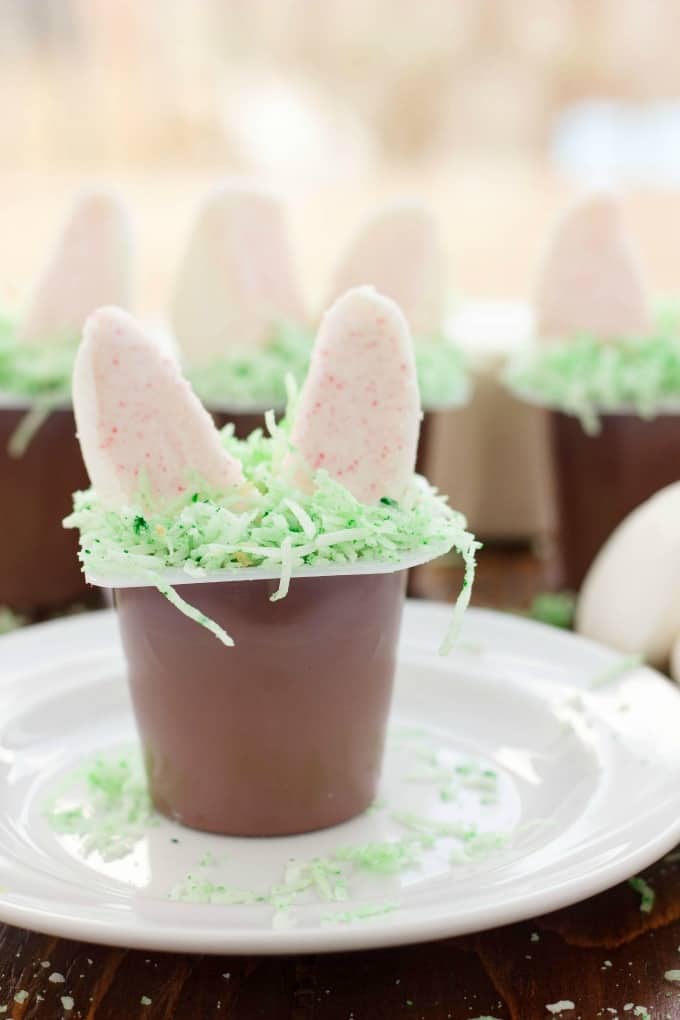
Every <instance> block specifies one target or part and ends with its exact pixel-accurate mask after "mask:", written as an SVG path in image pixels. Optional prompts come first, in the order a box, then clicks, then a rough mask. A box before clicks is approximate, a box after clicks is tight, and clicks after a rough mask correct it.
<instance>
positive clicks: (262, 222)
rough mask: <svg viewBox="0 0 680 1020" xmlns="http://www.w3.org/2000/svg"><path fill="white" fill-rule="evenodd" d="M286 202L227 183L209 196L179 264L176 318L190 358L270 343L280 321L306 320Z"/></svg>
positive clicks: (190, 361)
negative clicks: (290, 235) (295, 270)
mask: <svg viewBox="0 0 680 1020" xmlns="http://www.w3.org/2000/svg"><path fill="white" fill-rule="evenodd" d="M305 318H306V316H305V311H304V306H303V302H302V298H301V296H300V292H299V289H298V284H297V280H296V279H295V272H294V268H293V255H292V251H291V245H290V239H289V237H288V232H287V229H286V223H285V219H284V215H283V210H282V208H281V204H280V203H279V202H278V201H277V199H275V198H273V197H272V196H270V195H267V194H264V193H261V192H258V191H254V190H251V189H246V188H239V187H231V186H227V187H222V188H220V189H219V190H217V191H215V192H213V193H212V194H211V195H209V196H208V198H207V199H206V200H205V201H204V202H203V204H202V206H201V207H200V209H199V212H198V216H197V218H196V221H195V223H194V226H193V229H192V232H191V235H190V238H189V243H188V246H187V249H186V251H185V253H184V258H183V260H182V263H181V265H180V269H179V274H178V277H177V281H176V284H175V291H174V295H173V300H172V309H171V319H172V326H173V329H174V331H175V335H176V337H177V342H178V344H179V347H180V349H181V351H182V355H183V358H184V360H185V362H186V363H187V364H191V365H200V364H206V363H208V362H210V361H213V360H214V359H216V358H219V357H220V356H221V355H223V354H224V353H225V352H226V351H228V350H230V349H232V348H236V349H237V350H238V349H248V348H253V347H256V348H257V347H263V346H265V345H266V344H267V343H268V342H269V341H270V340H271V338H272V334H273V331H274V329H275V327H276V326H277V324H278V323H281V322H293V323H300V324H304V322H305Z"/></svg>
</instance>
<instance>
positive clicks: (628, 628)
mask: <svg viewBox="0 0 680 1020" xmlns="http://www.w3.org/2000/svg"><path fill="white" fill-rule="evenodd" d="M576 629H577V630H578V631H579V632H580V633H581V634H585V635H586V636H587V637H591V638H595V639H596V640H597V641H601V642H603V643H604V644H607V645H611V647H613V648H616V649H618V650H619V651H621V652H624V653H640V654H642V655H643V656H644V657H645V659H646V661H647V662H649V663H650V664H652V665H657V666H663V665H665V664H666V663H667V662H668V659H669V656H670V654H671V648H672V647H673V642H674V641H675V639H676V637H677V636H678V635H679V634H680V482H675V483H674V484H673V485H669V486H667V487H666V488H665V489H661V490H660V491H659V492H657V493H656V494H655V495H654V496H652V498H651V499H648V500H647V501H646V502H645V503H642V504H641V505H640V506H639V507H637V509H635V510H634V511H633V513H631V514H630V515H629V516H628V517H626V519H625V520H624V521H623V522H622V523H621V524H620V525H619V527H618V528H617V529H616V531H614V533H613V534H612V535H611V537H610V538H609V539H608V540H607V542H606V543H605V544H604V546H603V547H602V549H601V550H600V552H599V554H598V556H597V558H596V559H595V562H594V563H593V565H592V567H591V568H590V570H589V572H588V575H587V577H586V579H585V582H584V584H583V588H582V590H581V595H580V598H579V602H578V607H577V612H576ZM676 665H677V667H678V668H679V671H680V652H677V653H676Z"/></svg>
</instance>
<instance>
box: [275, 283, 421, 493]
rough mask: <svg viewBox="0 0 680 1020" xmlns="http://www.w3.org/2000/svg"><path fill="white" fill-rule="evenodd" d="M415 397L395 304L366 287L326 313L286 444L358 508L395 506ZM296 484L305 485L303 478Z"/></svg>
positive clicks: (409, 451) (412, 443) (415, 415)
mask: <svg viewBox="0 0 680 1020" xmlns="http://www.w3.org/2000/svg"><path fill="white" fill-rule="evenodd" d="M419 428H420V395H419V392H418V382H417V378H416V370H415V363H414V357H413V345H412V342H411V336H410V333H409V329H408V325H407V323H406V320H405V318H404V316H403V314H402V312H401V311H400V309H399V308H398V306H397V305H396V304H395V303H394V301H391V300H390V299H389V298H386V297H383V296H382V295H381V294H378V292H377V291H376V290H374V289H373V288H372V287H356V288H355V289H354V290H350V291H348V292H347V293H346V294H344V295H343V296H342V297H341V298H339V299H338V300H337V301H336V302H335V304H334V305H333V306H332V307H331V308H330V309H329V311H328V312H326V314H325V316H324V318H323V321H322V323H321V327H320V329H319V333H318V336H317V338H316V343H315V345H314V350H313V352H312V361H311V366H310V369H309V374H308V376H307V379H306V381H305V384H304V386H303V388H302V392H301V394H300V399H299V402H298V406H297V410H296V416H295V422H294V425H293V431H292V442H293V445H294V447H295V448H296V449H297V451H298V453H299V455H300V456H301V457H302V459H303V461H304V463H305V465H306V467H307V468H308V469H311V470H312V471H315V470H318V469H319V468H324V469H325V470H326V471H327V472H328V473H329V475H330V476H331V477H332V478H335V479H336V480H337V481H339V482H341V483H342V484H343V485H344V486H345V487H346V488H347V489H349V491H350V492H351V493H352V494H353V495H354V496H355V497H356V498H357V499H358V500H360V501H361V502H362V503H368V504H371V503H376V502H378V500H380V499H381V498H382V497H383V496H388V497H390V498H391V499H395V500H400V499H401V498H402V496H403V495H404V492H405V490H406V487H407V486H408V483H409V481H410V480H411V478H412V476H413V470H414V467H415V460H416V448H417V445H418V432H419ZM300 482H301V484H306V485H310V484H311V482H310V475H309V472H308V471H307V472H301V477H300Z"/></svg>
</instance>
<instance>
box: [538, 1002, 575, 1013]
mask: <svg viewBox="0 0 680 1020" xmlns="http://www.w3.org/2000/svg"><path fill="white" fill-rule="evenodd" d="M545 1008H546V1009H547V1010H548V1012H549V1013H552V1014H553V1015H554V1016H557V1015H558V1014H559V1013H564V1012H565V1010H568V1009H576V1006H575V1005H574V1003H573V1002H572V1001H571V999H560V1000H559V1002H546V1004H545Z"/></svg>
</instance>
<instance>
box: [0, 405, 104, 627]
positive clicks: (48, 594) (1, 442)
mask: <svg viewBox="0 0 680 1020" xmlns="http://www.w3.org/2000/svg"><path fill="white" fill-rule="evenodd" d="M30 410H31V404H30V403H28V402H27V401H25V400H19V399H15V400H11V399H10V398H6V399H4V400H2V404H1V405H0V491H1V492H2V508H1V509H0V528H1V529H2V532H3V534H4V535H5V539H6V541H5V549H4V553H3V556H2V570H1V571H0V605H2V606H8V607H9V608H10V609H12V610H13V611H15V612H17V613H21V614H25V615H27V616H29V617H32V618H37V617H40V616H44V615H46V614H49V613H52V612H55V611H58V610H60V609H65V608H66V607H67V606H69V605H71V604H73V603H76V602H84V603H93V604H98V603H99V602H100V594H99V592H97V591H96V589H94V588H92V587H90V586H89V585H88V584H87V583H86V581H85V578H84V577H83V574H82V573H81V569H80V564H79V562H78V536H77V534H76V532H74V531H66V530H65V529H64V528H63V527H62V523H61V522H62V520H63V518H64V517H66V515H67V514H69V513H70V512H71V509H72V493H73V492H74V491H75V490H77V489H86V488H87V487H88V485H89V482H88V478H87V473H86V471H85V465H84V464H83V460H82V457H81V453H80V447H79V445H78V440H77V439H76V429H75V421H74V418H73V411H72V410H71V409H70V408H66V407H63V408H57V409H55V410H51V411H50V412H49V414H48V415H47V417H46V419H45V421H44V422H43V423H42V424H41V425H40V427H39V428H38V429H37V431H36V432H35V434H34V435H33V436H32V438H31V440H30V442H29V443H28V445H27V446H26V448H25V450H24V451H23V452H22V453H21V455H19V456H12V454H11V453H10V452H9V449H8V447H9V444H10V440H11V439H12V437H13V436H14V434H15V433H16V430H17V428H18V427H19V425H20V424H21V422H22V420H23V419H24V418H25V416H26V415H27V414H28V413H29V411H30Z"/></svg>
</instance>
